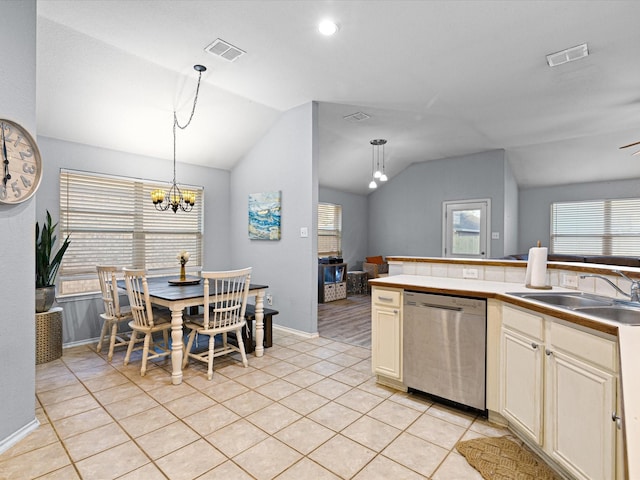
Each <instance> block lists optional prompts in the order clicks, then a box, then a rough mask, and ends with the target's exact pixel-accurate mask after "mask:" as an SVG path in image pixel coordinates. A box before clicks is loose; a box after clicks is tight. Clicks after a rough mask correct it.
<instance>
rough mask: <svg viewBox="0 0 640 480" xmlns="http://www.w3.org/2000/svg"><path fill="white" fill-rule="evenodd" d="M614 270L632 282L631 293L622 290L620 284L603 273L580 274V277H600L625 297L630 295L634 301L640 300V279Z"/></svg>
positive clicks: (614, 271)
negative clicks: (632, 278)
mask: <svg viewBox="0 0 640 480" xmlns="http://www.w3.org/2000/svg"><path fill="white" fill-rule="evenodd" d="M612 272H613V273H617V274H618V275H620V276H621V277H622V278H624V279H625V280H628V281H630V282H631V293H627V292H623V291H622V290H620V288H618V286H617V285H616V284H615V283H613V282H612V281H611V280H609V279H608V278H607V277H604V276H602V275H596V274H588V275H580V278H587V277H595V278H600V279H601V280H604V281H605V282H607V283H608V284H609V285H611V286H612V287H613V288H615V289H616V290H617V291H618V292H620V293H621V294H622V295H624V296H625V297H629V298H630V299H631V301H632V302H640V280H631V279H630V278H629V277H627V276H626V275H625V274H624V273H623V272H621V271H620V270H612Z"/></svg>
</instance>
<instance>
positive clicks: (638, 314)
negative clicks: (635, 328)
mask: <svg viewBox="0 0 640 480" xmlns="http://www.w3.org/2000/svg"><path fill="white" fill-rule="evenodd" d="M575 311H576V312H580V313H585V314H587V315H593V316H594V317H599V318H604V319H607V320H610V321H612V322H616V323H624V324H625V325H640V308H632V307H625V306H622V305H613V306H609V307H582V308H576V309H575Z"/></svg>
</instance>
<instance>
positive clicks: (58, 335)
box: [36, 307, 62, 365]
mask: <svg viewBox="0 0 640 480" xmlns="http://www.w3.org/2000/svg"><path fill="white" fill-rule="evenodd" d="M61 356H62V308H61V307H54V308H52V309H50V310H49V311H47V312H43V313H36V365H40V364H41V363H47V362H51V361H52V360H55V359H57V358H60V357H61Z"/></svg>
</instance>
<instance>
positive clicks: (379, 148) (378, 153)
mask: <svg viewBox="0 0 640 480" xmlns="http://www.w3.org/2000/svg"><path fill="white" fill-rule="evenodd" d="M369 143H371V176H372V177H373V178H372V179H371V182H370V183H369V188H371V189H374V188H378V184H377V183H376V179H378V180H379V181H381V182H386V181H387V180H388V178H387V175H386V173H385V171H384V146H385V144H386V143H387V141H386V140H385V139H383V138H376V139H373V140H371V141H370V142H369ZM380 157H382V162H381V161H380ZM381 165H382V168H380V166H381Z"/></svg>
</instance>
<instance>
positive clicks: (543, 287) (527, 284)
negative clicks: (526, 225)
mask: <svg viewBox="0 0 640 480" xmlns="http://www.w3.org/2000/svg"><path fill="white" fill-rule="evenodd" d="M537 246H538V248H540V246H541V243H540V240H538V245H537ZM524 286H525V288H534V289H536V290H551V289H552V288H553V287H552V286H551V285H540V286H537V285H531V284H530V283H526V284H525V285H524Z"/></svg>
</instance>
